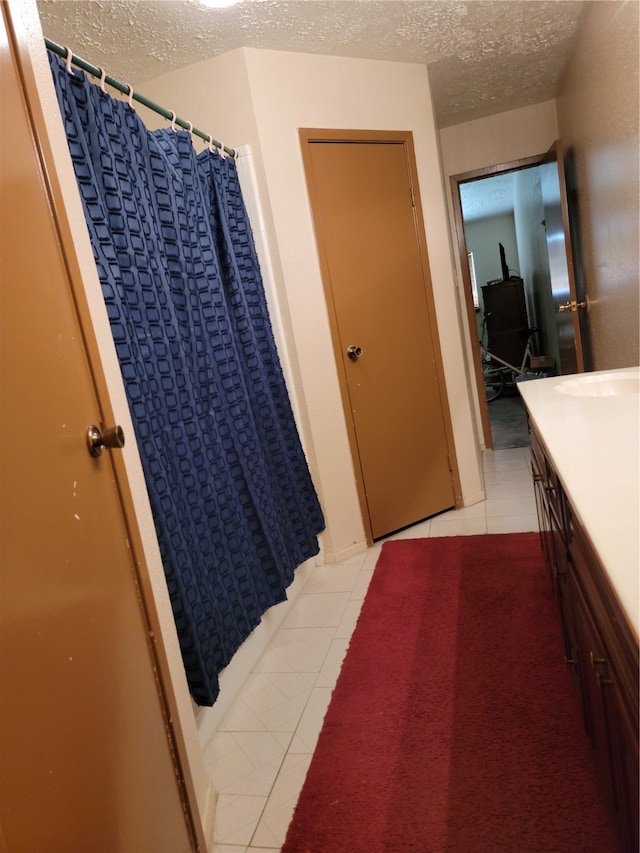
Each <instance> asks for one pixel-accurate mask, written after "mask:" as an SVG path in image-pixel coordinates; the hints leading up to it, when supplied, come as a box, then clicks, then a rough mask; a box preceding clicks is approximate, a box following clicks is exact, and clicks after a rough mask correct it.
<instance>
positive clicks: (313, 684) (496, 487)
mask: <svg viewBox="0 0 640 853" xmlns="http://www.w3.org/2000/svg"><path fill="white" fill-rule="evenodd" d="M483 466H484V473H485V487H486V493H487V499H486V500H485V501H484V502H482V503H480V504H476V505H475V506H472V507H468V508H465V509H462V510H458V511H451V512H447V513H443V514H442V515H439V516H437V517H435V518H432V519H429V520H427V521H425V522H422V523H421V524H418V525H414V526H413V527H411V528H410V529H408V530H405V531H403V532H401V533H399V534H396V535H394V536H391V537H389V538H390V539H399V538H411V539H416V538H421V537H426V536H465V535H473V534H482V533H516V532H521V531H530V530H537V520H536V510H535V501H534V496H533V486H532V483H531V474H530V469H529V449H528V448H526V447H518V448H513V449H507V450H496V451H486V452H485V453H484V454H483ZM381 547H382V543H381V542H378V543H376V544H375V545H374V546H373V547H372V548H369V549H368V550H367V551H366V552H365V553H363V554H360V555H358V556H357V557H353V558H352V559H350V560H347V561H346V562H343V563H338V564H333V565H326V566H322V567H318V568H317V569H315V570H314V572H313V574H312V575H311V577H310V578H309V580H308V581H307V583H306V584H305V586H304V588H303V590H302V592H301V594H300V595H299V597H298V599H297V600H296V602H295V603H294V605H293V607H292V608H291V611H290V613H289V615H288V616H287V618H286V620H285V621H284V623H283V625H282V626H281V627H280V629H279V630H278V631H277V632H276V635H275V636H274V638H273V640H272V642H271V644H270V645H269V647H268V648H267V650H266V651H265V653H264V655H263V656H262V658H261V659H260V661H259V662H258V665H257V666H256V668H255V670H254V671H253V673H252V674H251V675H250V677H249V679H248V680H247V682H246V683H245V685H244V687H243V688H242V690H241V691H240V693H239V695H238V697H237V698H236V700H235V702H234V704H233V705H232V706H231V707H230V709H229V711H228V712H227V714H226V715H225V717H224V719H223V721H222V723H221V725H220V727H219V728H218V730H217V731H216V732H215V734H214V735H213V737H212V738H211V740H210V741H209V743H208V744H207V745H206V747H205V749H204V761H205V765H206V767H207V769H208V771H209V772H210V774H211V777H212V779H213V784H214V786H215V788H216V790H217V791H218V792H219V797H218V805H217V811H216V830H215V832H216V834H215V844H214V847H213V853H277V851H279V850H280V848H281V846H282V844H283V842H284V839H285V835H286V832H287V827H288V825H289V821H290V819H291V816H292V814H293V810H294V807H295V804H296V801H297V798H298V794H299V792H300V790H301V787H302V784H303V782H304V778H305V774H306V772H307V768H308V767H309V764H310V762H311V757H312V754H313V750H314V748H315V744H316V741H317V738H318V735H319V733H320V729H321V727H322V721H323V718H324V714H325V712H326V709H327V707H328V705H329V699H330V697H331V691H332V689H333V687H334V685H335V683H336V679H337V677H338V673H339V671H340V666H341V664H342V660H343V658H344V655H345V653H346V649H347V645H348V643H349V638H350V636H351V633H352V631H353V629H354V628H355V624H356V620H357V618H358V613H359V612H360V607H361V605H362V601H363V600H364V597H365V594H366V591H367V587H368V584H369V581H370V580H371V576H372V574H373V569H374V567H375V564H376V560H377V558H378V555H379V553H380V549H381Z"/></svg>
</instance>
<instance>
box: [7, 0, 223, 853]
mask: <svg viewBox="0 0 640 853" xmlns="http://www.w3.org/2000/svg"><path fill="white" fill-rule="evenodd" d="M15 12H16V10H15V9H12V8H11V6H10V4H8V3H3V4H2V13H4V17H5V22H6V28H7V34H8V37H9V43H10V51H11V55H12V57H13V59H14V61H15V65H16V71H17V74H18V76H19V79H20V83H21V86H22V88H23V92H24V102H25V105H26V108H27V111H28V115H29V124H30V126H31V132H32V139H33V145H34V149H35V152H36V156H37V158H38V160H39V162H40V165H41V170H42V171H41V173H42V181H43V185H44V187H45V188H46V193H47V196H48V198H49V204H50V209H51V218H52V221H53V224H54V228H55V230H56V231H57V232H58V243H59V246H60V251H61V255H62V260H63V263H64V266H65V267H66V269H67V276H68V281H69V290H70V293H71V295H72V298H73V301H74V305H75V310H76V313H77V316H78V321H79V325H80V329H81V334H82V342H83V346H84V349H85V351H86V353H87V362H88V365H89V369H90V371H91V377H92V381H93V386H94V390H95V398H96V406H97V412H98V413H99V417H100V420H101V421H103V422H105V423H115V416H114V413H113V410H112V407H111V400H110V397H109V390H108V385H107V381H106V378H105V375H104V371H103V369H102V361H101V355H100V348H99V345H98V342H97V340H96V336H95V333H94V328H93V321H92V318H91V309H90V307H89V303H88V299H87V295H86V292H85V289H84V281H83V277H82V270H81V266H80V263H79V260H78V257H77V255H76V250H75V243H74V237H73V229H72V226H71V223H70V220H69V216H68V213H67V207H66V202H65V198H64V193H63V190H62V185H61V179H60V176H59V174H58V168H57V163H56V160H55V156H54V153H53V150H52V146H51V140H50V138H49V132H48V128H47V121H46V118H45V115H44V113H43V110H42V105H41V101H40V94H39V90H38V85H37V82H36V78H35V72H34V68H33V65H32V62H31V56H30V53H29V34H28V32H27V31H26V28H27V23H26V22H25V21H24V20H23V19H22V14H23V13H20V12H18V14H15ZM43 49H44V48H43ZM108 460H109V464H110V465H111V467H112V470H113V479H114V482H115V487H116V490H117V492H118V495H119V498H120V503H121V507H122V518H123V524H124V527H125V529H126V531H127V537H128V541H129V547H130V551H131V563H132V566H133V568H134V571H135V579H136V584H137V586H138V589H139V591H140V595H139V599H140V606H141V609H142V613H143V618H144V620H145V622H146V623H147V626H148V637H149V639H148V649H149V656H150V659H151V660H152V662H153V666H154V670H155V678H156V683H157V689H158V698H159V705H160V708H161V712H162V714H163V717H164V727H165V731H166V735H167V740H168V744H169V747H170V750H171V753H172V756H173V761H174V765H175V772H176V782H177V786H178V789H179V791H180V797H181V800H182V807H183V812H184V817H185V823H186V826H187V830H188V834H189V836H190V839H191V844H192V847H193V850H195V851H205V850H206V849H207V843H206V839H205V836H204V831H203V826H202V821H201V819H200V816H199V814H198V806H197V802H198V801H197V795H196V791H195V787H194V784H193V779H192V777H191V772H190V769H189V759H188V753H187V746H186V743H185V739H184V735H183V732H182V730H181V727H180V723H179V720H180V710H179V707H178V703H177V700H176V696H175V693H174V691H173V686H172V681H171V672H170V665H169V661H168V657H167V652H166V649H165V646H164V643H163V640H162V624H161V621H160V618H159V615H158V612H157V609H156V606H155V601H154V595H153V584H152V581H151V577H150V575H149V570H148V566H147V562H146V559H145V555H144V545H143V542H142V536H141V533H140V530H139V528H138V524H137V520H136V511H135V502H134V499H133V495H132V492H131V487H130V485H129V478H128V475H127V470H126V466H125V462H124V459H123V457H122V455H119V454H108Z"/></svg>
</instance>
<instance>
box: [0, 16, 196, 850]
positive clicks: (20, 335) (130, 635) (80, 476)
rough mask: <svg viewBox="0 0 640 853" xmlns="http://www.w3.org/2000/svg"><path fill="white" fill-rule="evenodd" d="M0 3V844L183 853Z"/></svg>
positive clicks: (142, 628) (110, 492)
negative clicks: (92, 448)
mask: <svg viewBox="0 0 640 853" xmlns="http://www.w3.org/2000/svg"><path fill="white" fill-rule="evenodd" d="M1 7H2V8H1V12H0V83H1V87H2V88H1V96H2V122H0V131H1V140H0V152H1V158H2V159H1V168H0V179H1V187H2V194H1V205H2V212H1V229H2V231H1V237H2V253H1V264H2V272H1V276H2V277H1V291H0V295H1V315H0V318H1V323H2V328H1V336H0V346H1V355H0V369H1V386H0V387H1V391H2V406H1V409H0V417H1V422H0V426H1V439H2V443H1V470H2V481H1V493H0V501H1V508H0V519H1V524H2V531H1V548H2V552H1V564H0V570H1V589H2V595H1V597H0V631H1V633H0V659H1V666H0V696H1V703H2V706H1V715H0V755H1V762H0V839H3V842H4V846H5V847H6V849H7V850H8V851H9V853H13V851H37V853H48V851H51V853H62V851H64V853H90V851H101V853H105V851H108V853H120V851H121V853H134V851H136V853H137V851H139V853H143V851H144V853H155V852H156V851H164V853H180V851H184V853H187V851H191V850H194V849H196V848H197V845H198V841H197V838H198V834H199V833H200V835H201V832H202V831H201V829H198V830H197V829H195V821H194V818H193V816H192V813H191V806H190V803H189V801H188V796H187V794H186V787H185V768H184V767H182V768H181V767H180V765H179V761H178V757H177V756H178V750H177V749H176V744H175V741H174V739H173V737H172V726H171V721H170V719H169V713H168V709H167V708H168V706H167V702H166V695H167V694H166V692H165V691H164V690H163V689H162V687H161V683H160V682H161V679H162V667H161V666H160V664H159V660H158V657H157V655H156V649H157V646H156V645H155V644H154V642H153V641H152V638H151V636H150V634H151V632H150V629H149V623H148V621H147V605H146V604H145V601H144V600H143V596H142V594H141V585H140V583H139V575H138V574H137V569H138V567H139V566H141V565H142V557H141V553H139V552H138V551H137V549H136V543H137V541H138V537H137V533H136V531H135V530H134V528H133V527H132V523H131V521H130V520H129V519H128V518H127V517H126V515H125V512H124V510H123V505H122V502H121V493H120V490H119V487H118V484H117V479H118V478H117V474H116V471H115V469H114V466H113V464H112V463H113V460H112V457H111V453H112V452H114V453H117V452H118V451H105V452H104V453H103V454H102V456H100V457H99V458H94V457H92V456H90V454H89V452H88V447H87V441H86V434H87V428H88V427H89V426H90V425H91V424H100V422H101V420H102V419H103V417H105V418H106V417H108V416H109V415H108V412H109V404H108V400H105V399H104V398H101V399H99V397H98V393H97V390H96V387H97V386H96V381H95V379H96V376H97V375H98V374H99V371H100V367H99V365H98V364H95V363H90V361H89V358H88V356H87V346H86V343H87V340H88V338H87V335H88V330H87V329H86V328H83V326H82V325H81V323H80V320H79V316H78V310H77V300H78V299H79V298H80V291H81V287H78V289H76V290H74V286H73V282H72V281H71V278H70V272H69V270H70V265H71V260H70V254H69V252H70V251H72V250H71V248H70V246H69V244H68V243H65V240H64V239H63V238H62V237H61V231H60V227H59V226H60V220H59V218H58V217H57V215H56V198H55V195H54V193H53V191H52V184H51V176H52V171H53V170H54V169H55V167H54V165H53V162H52V161H50V160H48V159H47V156H46V154H45V149H43V145H42V143H43V135H46V130H45V129H44V128H43V126H42V124H41V117H39V116H37V110H36V109H35V107H34V104H33V103H32V102H30V99H29V94H28V91H29V86H30V85H31V80H30V78H29V75H28V74H25V63H26V62H27V59H26V53H25V52H24V51H22V52H21V51H20V48H19V40H18V37H17V36H16V32H15V30H14V29H13V26H12V15H11V11H12V10H11V8H10V7H9V4H7V3H2V4H1ZM34 110H35V112H34ZM34 115H36V118H34ZM38 122H40V123H38ZM47 150H48V149H47ZM127 438H128V439H129V440H132V439H133V436H127ZM156 642H158V640H157V638H156Z"/></svg>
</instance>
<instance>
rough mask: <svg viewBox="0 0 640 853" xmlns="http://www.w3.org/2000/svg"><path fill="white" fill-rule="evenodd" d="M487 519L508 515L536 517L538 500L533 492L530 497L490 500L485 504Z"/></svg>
mask: <svg viewBox="0 0 640 853" xmlns="http://www.w3.org/2000/svg"><path fill="white" fill-rule="evenodd" d="M485 505H486V508H487V518H498V517H500V516H508V515H531V514H533V515H535V512H536V499H535V497H534V495H533V490H532V492H531V494H530V495H527V496H522V497H513V498H496V499H495V500H494V499H491V498H490V499H489V500H487V501H486V502H485Z"/></svg>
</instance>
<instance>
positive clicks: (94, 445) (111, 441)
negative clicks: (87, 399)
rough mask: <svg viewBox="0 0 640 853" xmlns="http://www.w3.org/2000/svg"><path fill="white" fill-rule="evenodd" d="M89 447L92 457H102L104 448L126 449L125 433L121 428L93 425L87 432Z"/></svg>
mask: <svg viewBox="0 0 640 853" xmlns="http://www.w3.org/2000/svg"><path fill="white" fill-rule="evenodd" d="M87 446H88V448H89V453H90V454H91V455H92V456H100V455H101V454H102V448H103V447H118V448H120V447H124V431H123V429H122V427H121V426H113V427H106V426H105V425H104V424H101V425H100V426H99V427H97V426H96V425H95V424H92V425H91V426H90V427H89V429H88V430H87Z"/></svg>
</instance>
